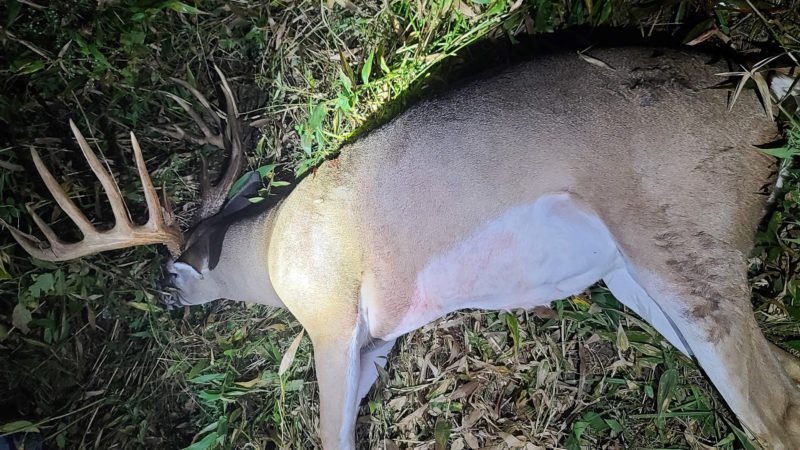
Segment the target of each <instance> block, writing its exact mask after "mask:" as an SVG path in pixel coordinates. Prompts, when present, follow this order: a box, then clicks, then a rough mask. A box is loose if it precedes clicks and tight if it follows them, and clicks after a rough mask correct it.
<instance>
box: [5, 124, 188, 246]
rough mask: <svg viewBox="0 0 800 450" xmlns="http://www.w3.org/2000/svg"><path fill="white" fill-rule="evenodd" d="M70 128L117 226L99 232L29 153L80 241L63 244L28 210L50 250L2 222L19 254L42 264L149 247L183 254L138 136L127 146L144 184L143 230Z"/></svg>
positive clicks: (180, 237) (179, 237)
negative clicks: (23, 252)
mask: <svg viewBox="0 0 800 450" xmlns="http://www.w3.org/2000/svg"><path fill="white" fill-rule="evenodd" d="M69 126H70V128H72V133H73V134H75V138H76V139H77V140H78V145H79V146H80V148H81V150H82V151H83V156H84V157H86V160H87V161H88V162H89V166H90V167H91V168H92V171H93V172H94V174H95V176H96V177H97V179H98V180H100V183H101V184H102V185H103V190H105V192H106V196H107V197H108V202H109V203H110V204H111V210H112V211H113V213H114V219H115V221H116V223H115V224H114V227H113V228H111V229H110V230H108V231H98V230H97V229H96V228H95V227H94V225H92V224H91V222H89V220H88V219H87V218H86V216H84V215H83V213H82V212H81V211H80V209H78V207H77V206H75V203H73V202H72V200H71V199H70V198H69V197H68V196H67V194H66V193H65V192H64V191H63V190H62V189H61V187H60V186H59V184H58V182H57V181H56V179H55V178H54V177H53V175H52V174H51V173H50V171H49V170H47V167H46V166H45V165H44V163H43V162H42V159H41V158H40V157H39V154H38V153H37V152H36V151H35V150H33V149H31V157H32V158H33V162H34V164H35V165H36V170H37V171H38V172H39V175H40V176H41V177H42V180H43V181H44V184H45V185H46V186H47V189H48V190H49V191H50V193H51V194H52V195H53V198H54V199H55V200H56V202H57V203H58V205H59V206H60V207H61V209H63V210H64V212H65V213H66V214H67V215H68V216H69V217H70V219H72V221H73V222H74V223H75V225H77V226H78V229H79V230H80V231H81V233H82V234H83V240H82V241H80V242H76V243H67V242H64V241H62V240H61V239H59V238H58V236H56V234H55V233H54V232H53V230H52V229H51V228H50V226H49V225H47V223H46V222H45V221H44V220H42V218H41V217H39V215H38V214H36V213H35V212H34V211H33V209H32V208H30V207H28V211H29V212H30V213H31V216H32V217H33V220H34V222H36V225H38V226H39V229H41V230H42V233H44V235H45V238H46V239H47V241H48V243H49V244H50V245H49V247H47V246H45V245H44V243H43V242H42V241H40V240H39V239H37V238H35V237H33V236H31V235H29V234H27V233H23V232H22V231H20V230H18V229H17V228H14V227H12V226H11V225H9V224H7V223H5V222H4V221H3V220H2V219H0V223H2V224H3V225H5V226H6V227H7V228H8V229H9V231H11V234H12V236H14V239H16V240H17V242H19V244H20V245H21V246H22V248H24V249H25V250H26V251H27V252H28V253H30V254H31V256H33V257H35V258H38V259H42V260H46V261H66V260H68V259H74V258H80V257H82V256H86V255H90V254H93V253H98V252H102V251H106V250H114V249H120V248H125V247H134V246H137V245H148V244H166V246H167V248H168V249H169V251H170V253H172V254H173V256H177V255H178V254H179V253H180V250H181V245H182V243H183V235H182V234H181V232H180V230H179V229H178V228H177V227H176V226H175V225H174V224H173V223H171V219H170V220H167V219H165V215H166V216H167V217H171V216H172V213H171V211H162V209H161V204H160V203H159V201H158V196H157V195H156V190H155V188H153V183H152V182H151V181H150V175H149V174H148V173H147V168H145V165H144V158H143V157H142V149H141V148H140V147H139V142H138V141H137V140H136V136H134V135H133V133H131V145H132V146H133V154H134V157H135V159H136V168H137V169H138V171H139V177H140V178H141V180H142V188H143V189H144V197H145V200H146V202H147V211H148V214H149V218H148V219H147V223H145V224H144V225H141V226H136V225H134V224H133V222H132V221H131V220H130V218H129V217H128V213H127V211H126V209H125V203H124V202H123V200H122V195H121V194H120V192H119V187H118V186H117V184H116V183H115V182H114V180H113V178H111V175H110V174H109V173H108V172H106V170H105V169H104V168H103V165H102V163H101V162H100V159H98V158H97V155H95V154H94V152H93V151H92V149H91V148H90V147H89V144H88V143H87V142H86V139H84V137H83V135H82V134H81V132H80V131H79V130H78V127H76V126H75V123H74V122H73V121H72V120H70V121H69Z"/></svg>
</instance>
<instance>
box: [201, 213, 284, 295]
mask: <svg viewBox="0 0 800 450" xmlns="http://www.w3.org/2000/svg"><path fill="white" fill-rule="evenodd" d="M280 206H281V205H277V206H275V207H274V208H271V209H270V210H268V211H265V212H263V213H261V214H259V215H256V216H253V217H247V218H244V219H241V220H239V221H236V222H234V223H232V224H231V225H230V226H229V228H228V229H227V231H226V232H225V233H224V234H223V235H222V236H221V239H222V240H223V241H222V243H221V245H222V250H221V253H220V259H219V263H218V265H217V266H216V267H215V268H214V270H212V271H210V272H209V276H210V277H212V280H213V281H214V284H216V285H217V286H218V288H219V294H220V298H228V299H231V300H238V301H244V302H249V303H261V304H265V305H269V306H277V307H281V308H285V306H284V304H283V302H282V301H281V300H280V298H278V295H277V294H276V293H275V288H274V287H273V286H272V282H271V281H270V276H269V269H268V264H267V255H268V251H267V250H268V249H269V245H270V241H271V237H272V230H273V225H274V221H275V217H276V216H277V212H278V209H279V208H280Z"/></svg>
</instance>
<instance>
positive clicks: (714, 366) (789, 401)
mask: <svg viewBox="0 0 800 450" xmlns="http://www.w3.org/2000/svg"><path fill="white" fill-rule="evenodd" d="M698 236H700V237H702V234H700V235H698ZM697 244H698V245H697V246H694V248H699V249H702V250H698V251H696V252H688V251H681V249H683V248H690V246H688V245H680V246H674V247H667V246H660V247H658V246H656V247H653V248H650V249H649V250H650V252H649V255H648V258H647V260H646V262H643V263H642V264H641V265H637V262H636V261H631V260H629V259H626V258H623V260H624V262H625V267H624V268H623V267H619V268H618V269H619V270H620V273H618V274H616V277H614V276H613V274H612V277H611V283H609V288H610V289H611V290H612V292H614V293H615V294H616V293H617V292H620V293H621V295H619V297H621V298H620V299H621V300H622V301H623V303H626V304H628V303H629V302H630V301H631V298H634V299H635V297H636V295H639V296H640V298H639V300H640V301H641V302H640V303H641V304H647V298H649V299H651V301H652V303H653V304H652V305H648V306H649V307H650V311H651V312H654V313H652V314H651V317H649V318H648V319H649V320H653V319H654V318H655V321H654V322H653V323H654V325H655V326H656V328H658V329H659V331H661V332H662V333H664V334H665V336H666V337H667V338H668V339H670V340H671V341H672V340H673V339H674V340H675V341H674V343H675V344H676V346H677V347H678V348H680V349H681V350H682V351H684V352H685V353H687V354H688V355H692V356H694V357H696V358H697V361H698V362H699V364H700V366H701V367H702V368H703V370H704V371H705V372H706V374H707V375H708V377H709V378H710V379H711V381H712V382H713V383H714V385H715V387H716V388H717V390H718V391H719V392H720V394H721V395H722V397H723V398H724V399H725V401H726V402H727V403H728V405H729V406H730V407H731V409H732V410H733V412H734V413H735V414H736V415H737V416H738V417H739V419H740V420H741V421H742V423H743V424H744V425H746V426H747V427H748V428H749V429H750V430H751V431H753V432H754V433H755V434H756V435H757V436H758V437H759V438H760V439H762V441H763V442H764V443H765V444H766V445H767V447H768V448H774V449H798V448H800V389H798V388H797V386H796V385H795V383H794V381H793V380H792V379H791V378H790V376H789V374H788V373H787V368H789V369H790V370H791V368H792V367H796V366H793V365H792V364H791V362H794V361H791V359H788V358H784V357H783V356H781V355H780V354H779V353H777V352H776V351H775V350H774V347H772V346H771V344H769V343H768V342H767V340H766V339H765V338H764V336H763V335H762V334H761V331H760V330H759V328H758V324H757V323H756V321H755V319H754V317H753V311H752V308H751V305H750V290H749V286H748V284H747V276H746V261H745V258H744V256H743V255H742V254H741V253H740V252H738V251H736V250H732V249H728V248H725V247H724V246H722V245H718V243H717V242H711V241H709V240H708V239H706V240H705V242H702V243H697ZM640 254H641V253H640ZM640 259H642V260H643V258H640ZM633 280H635V281H633ZM626 281H627V282H634V283H635V284H638V286H639V288H638V290H637V289H636V288H630V287H626V283H625V282H626ZM615 289H616V291H615ZM631 293H633V294H631ZM645 296H646V297H645ZM626 300H627V301H626ZM633 309H636V308H635V307H634V308H633ZM665 324H666V325H665ZM664 328H666V330H667V332H666V333H665V332H664V331H662V329H664ZM794 364H796V362H794Z"/></svg>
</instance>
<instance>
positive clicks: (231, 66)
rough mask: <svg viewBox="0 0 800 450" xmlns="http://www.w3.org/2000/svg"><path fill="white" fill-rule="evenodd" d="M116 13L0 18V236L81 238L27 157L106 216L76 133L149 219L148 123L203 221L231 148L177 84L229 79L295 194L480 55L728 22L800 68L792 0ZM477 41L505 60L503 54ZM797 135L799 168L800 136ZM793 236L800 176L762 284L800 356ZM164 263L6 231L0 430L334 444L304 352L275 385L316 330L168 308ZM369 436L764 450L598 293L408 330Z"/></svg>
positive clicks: (286, 321) (66, 440)
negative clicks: (145, 179) (343, 151)
mask: <svg viewBox="0 0 800 450" xmlns="http://www.w3.org/2000/svg"><path fill="white" fill-rule="evenodd" d="M100 5H101V7H100V8H98V7H97V6H98V2H97V1H94V0H74V1H59V2H52V5H49V6H50V7H49V8H38V7H37V2H29V1H26V2H24V3H22V2H17V1H14V0H10V1H8V2H6V3H3V4H0V44H1V45H2V46H3V47H2V52H0V74H1V75H0V80H2V83H3V89H2V90H0V122H2V124H0V164H2V168H3V170H2V171H0V218H2V219H4V220H6V221H9V222H11V223H13V224H19V226H21V227H23V229H26V230H30V229H31V228H30V227H31V226H32V223H31V221H30V219H29V218H28V215H27V213H26V212H25V209H24V205H25V204H28V203H30V204H32V205H34V206H35V207H36V208H37V210H40V211H43V216H44V217H45V218H46V219H47V220H51V221H54V222H56V229H57V230H58V231H59V232H60V233H62V235H63V236H65V237H68V238H74V239H77V238H78V237H79V235H78V233H75V230H74V229H73V228H72V226H71V225H70V224H69V221H68V220H66V219H65V218H64V215H63V214H59V213H58V211H57V210H55V209H54V208H53V203H52V200H51V199H50V197H49V195H48V194H47V192H46V191H45V190H44V189H42V186H41V182H40V181H39V180H38V178H37V176H36V175H35V173H33V171H32V170H31V168H32V164H31V161H30V159H29V157H28V156H27V152H28V149H29V148H30V147H34V148H36V149H37V150H38V151H39V152H40V153H41V154H42V155H43V157H44V158H45V159H46V161H47V162H48V164H49V165H50V166H51V167H54V168H57V169H56V173H57V175H58V176H59V177H60V179H61V180H62V181H63V186H64V188H65V189H66V190H67V191H68V192H69V193H70V194H71V195H72V196H73V198H75V199H76V201H77V203H78V204H79V205H80V206H81V208H82V209H83V210H84V211H86V212H87V213H88V214H89V215H90V216H91V217H93V220H95V221H96V222H97V223H98V224H101V225H109V224H110V223H111V217H110V216H109V214H108V213H107V208H106V205H105V200H104V199H103V198H102V195H98V190H97V186H96V182H95V181H94V179H93V178H92V176H91V175H90V173H89V171H88V170H87V169H88V168H87V167H86V164H85V162H84V161H83V160H82V158H81V157H80V155H78V154H77V152H76V146H75V144H74V142H73V141H72V139H71V136H70V133H69V129H68V127H67V125H66V124H67V121H68V119H70V118H72V119H73V120H75V121H76V122H77V123H79V127H80V128H81V129H82V130H84V133H85V134H86V136H87V138H90V139H92V140H93V142H95V143H96V144H97V147H98V148H100V149H101V150H102V152H103V153H104V155H105V156H106V158H107V160H108V162H109V165H111V168H112V170H113V172H114V173H115V174H116V176H117V179H118V181H119V182H120V185H121V189H122V191H123V195H124V196H125V197H126V200H127V201H128V202H129V204H131V205H132V208H133V211H132V212H133V214H134V216H135V217H140V216H141V215H142V213H143V210H144V208H143V206H142V201H141V200H142V196H141V193H140V192H139V190H138V187H137V186H138V179H137V177H136V174H135V173H134V171H132V170H131V168H130V166H131V154H130V147H129V143H128V142H127V140H126V137H125V136H126V134H127V132H128V131H129V130H134V131H135V132H136V133H137V136H138V137H139V139H140V141H141V143H142V147H143V149H144V152H145V158H146V160H147V164H148V167H149V168H150V170H151V172H152V173H153V178H154V181H155V182H156V184H158V185H165V186H168V191H169V195H170V197H171V198H172V199H173V203H175V204H176V205H178V212H179V215H180V218H181V220H182V221H183V225H184V227H186V226H188V222H187V221H188V220H189V219H190V218H191V216H192V211H193V210H194V208H195V207H196V201H197V184H198V183H197V170H198V167H199V155H200V154H201V153H202V154H204V155H206V156H207V157H208V158H209V159H210V160H211V161H212V163H218V162H219V161H220V160H221V156H220V155H218V152H215V151H214V149H212V148H201V149H198V148H196V146H193V145H191V144H187V143H185V142H181V141H177V140H173V139H168V138H164V137H163V136H160V135H159V134H158V133H154V132H152V131H151V127H166V126H167V125H168V124H181V125H186V124H187V123H189V120H188V118H187V117H186V116H185V114H184V113H183V112H182V110H181V109H180V108H179V107H178V105H176V104H175V103H174V102H173V101H172V100H169V99H167V98H166V97H165V96H164V95H162V94H161V93H160V92H159V91H160V90H168V91H170V92H174V93H177V94H178V95H180V96H181V97H183V98H186V99H189V98H190V97H189V96H188V93H187V92H184V91H183V90H182V89H180V88H178V87H177V86H175V85H174V83H172V82H171V81H170V80H169V77H171V76H176V77H179V78H182V79H185V80H188V81H189V82H190V83H192V84H194V85H196V86H197V87H198V89H199V90H200V91H201V92H203V93H205V94H207V95H208V96H209V97H210V98H211V99H212V100H214V99H216V96H215V89H214V84H215V83H216V78H215V77H214V75H213V69H212V68H211V65H210V64H211V63H212V62H213V63H214V64H217V65H218V66H220V67H221V68H222V70H223V71H224V72H225V73H226V74H227V76H228V77H229V79H230V81H231V83H232V84H233V85H234V86H235V89H236V91H237V94H238V96H239V98H240V110H242V111H244V112H247V114H248V116H249V118H250V119H251V120H252V121H253V122H255V124H256V125H257V127H256V128H253V129H251V130H250V131H249V132H248V133H247V136H246V145H247V148H248V149H251V150H250V151H249V153H248V166H249V167H250V168H259V167H264V166H266V165H269V164H279V166H278V168H277V169H276V170H275V171H274V172H273V175H272V176H273V177H274V179H275V180H282V181H285V182H291V183H294V182H296V179H297V178H296V177H297V176H302V175H304V174H307V173H308V172H309V171H310V170H311V169H312V168H313V167H314V166H315V165H316V164H318V163H319V162H320V161H322V160H323V159H325V158H326V157H328V156H330V155H331V154H333V153H335V152H336V150H337V148H338V147H339V146H340V144H341V143H342V142H343V141H345V140H347V139H353V138H354V137H357V135H358V133H359V132H360V131H362V130H368V129H369V128H371V127H374V126H375V125H376V124H379V123H381V122H382V121H385V120H387V118H389V117H391V116H392V115H394V114H396V113H397V112H398V111H400V110H402V109H403V108H404V107H405V106H406V105H407V104H408V103H409V102H413V101H414V100H415V99H417V98H420V97H423V96H425V95H427V93H428V92H430V91H431V90H433V91H435V90H437V89H440V88H441V86H442V85H444V84H447V81H448V80H450V79H453V78H455V77H457V76H458V75H459V74H464V73H467V72H468V71H469V70H471V68H473V67H474V66H475V64H476V62H475V60H476V59H477V60H479V61H478V63H477V65H478V66H479V67H484V68H486V67H491V66H492V65H494V64H496V63H497V62H498V61H502V60H503V59H504V58H505V59H513V58H514V56H513V55H517V54H525V53H528V49H530V48H535V47H536V45H537V43H538V42H540V41H541V40H543V39H545V37H546V35H545V34H541V33H547V32H549V31H553V30H560V29H563V28H565V27H570V26H575V25H583V26H586V27H587V28H586V29H589V28H591V27H596V26H613V27H618V26H628V27H631V28H632V29H638V30H641V33H642V34H645V35H647V34H654V35H658V36H661V37H663V36H664V35H665V34H666V35H670V37H669V39H671V40H672V41H673V42H677V41H681V40H690V39H692V38H694V37H696V36H698V35H701V34H702V33H704V32H706V31H708V30H709V29H711V27H718V28H719V29H720V30H721V32H722V33H723V34H725V35H727V36H729V37H731V38H732V39H733V42H734V43H735V44H736V45H737V46H738V47H739V48H750V47H754V46H756V45H757V44H758V43H759V42H766V43H768V45H771V46H773V48H777V45H784V46H786V48H787V49H788V50H793V51H796V50H797V48H796V44H793V42H796V41H792V40H791V39H790V36H792V35H794V36H797V31H798V28H797V24H796V18H797V17H798V13H799V12H798V9H797V8H798V7H797V5H796V4H793V3H791V2H783V3H779V4H778V5H777V6H771V5H769V4H762V3H757V6H758V8H759V11H760V12H761V13H762V14H763V15H764V19H762V18H761V17H759V16H758V15H757V14H754V13H752V11H750V10H749V9H748V8H749V7H748V5H747V3H746V2H729V3H728V4H727V6H717V9H715V10H708V9H704V8H703V5H699V4H695V3H690V2H681V1H671V2H636V3H633V4H631V3H629V2H621V1H602V0H601V1H595V2H589V1H583V0H581V1H568V0H559V1H544V0H530V1H523V2H519V5H517V3H516V2H512V1H502V0H494V1H472V2H471V1H468V0H465V1H462V2H456V1H428V2H400V1H388V2H386V3H385V4H384V3H383V2H364V3H358V4H357V5H354V4H351V3H350V2H348V1H347V0H342V1H341V2H338V1H331V2H325V4H323V5H320V4H319V3H318V2H307V1H297V2H280V1H273V2H268V1H249V0H248V1H242V2H206V1H201V2H197V3H192V2H185V3H180V2H177V1H145V0H139V1H130V0H129V1H105V2H100ZM590 5H591V6H590ZM765 20H766V22H765ZM793 21H794V23H793ZM606 31H607V30H606ZM595 33H596V34H597V35H598V36H601V35H602V34H603V33H604V31H603V30H598V31H595ZM793 33H794V34H793ZM477 40H480V43H478V45H475V41H477ZM518 42H521V43H518ZM470 44H473V45H471V46H470ZM792 45H795V47H792ZM482 46H486V47H487V48H489V49H492V48H496V47H501V48H504V49H511V50H507V51H506V50H504V52H506V53H502V54H501V55H499V56H498V55H493V56H487V55H491V53H492V52H491V50H490V51H488V52H487V51H485V50H481V48H484V47H482ZM505 55H512V56H508V57H507V58H506V56H505ZM481 58H486V60H484V61H481ZM787 108H791V105H787ZM789 110H790V109H789ZM788 136H789V142H788V144H787V145H788V147H789V148H790V149H794V151H797V150H798V140H800V129H798V128H797V127H796V126H795V127H794V128H791V127H790V129H789V130H788ZM790 153H791V152H790ZM213 165H214V164H212V166H213ZM104 211H106V212H104ZM798 219H800V171H797V170H789V172H788V182H787V194H786V196H785V197H784V198H782V199H781V200H780V201H779V202H778V204H777V206H776V210H775V211H774V212H773V213H772V216H771V217H770V218H769V220H767V221H766V223H765V226H764V227H763V228H762V231H761V232H760V234H759V238H758V247H757V248H756V250H755V252H754V258H753V260H752V279H753V282H754V286H755V289H754V307H755V309H756V317H757V319H758V320H759V323H760V324H761V325H762V328H763V330H764V332H765V334H766V335H767V336H768V337H769V338H770V339H771V340H772V341H773V342H776V343H778V344H780V345H782V346H783V347H784V348H787V349H794V350H795V351H800V289H798V287H799V286H800V281H798V280H800V279H799V278H798V276H797V269H796V267H797V262H798V257H797V255H798V252H799V251H800V250H799V249H800V245H798V244H799V243H800V241H798V239H800V230H798V226H797V223H799V220H798ZM164 261H165V252H164V250H163V249H158V248H153V247H148V248H137V249H131V250H123V251H116V252H110V253H107V254H103V255H97V256H93V257H87V258H83V259H80V260H76V261H71V262H65V263H59V264H52V263H44V262H41V261H35V260H31V259H30V258H29V257H27V256H26V255H25V253H24V252H23V251H22V250H21V249H20V248H19V247H18V246H17V245H16V244H14V243H13V241H12V240H11V238H10V236H9V235H8V233H6V232H5V231H3V232H2V234H0V358H2V359H0V386H2V389H3V391H4V392H5V394H4V395H3V396H2V399H1V400H0V433H5V432H9V431H13V430H15V429H24V430H33V429H36V430H38V431H39V432H40V434H39V436H41V437H43V438H44V439H45V442H46V446H47V448H104V449H105V448H184V447H187V446H188V447H190V448H192V449H205V448H221V449H228V448H231V449H232V448H237V449H247V448H274V447H287V448H298V449H299V448H308V447H310V446H312V445H317V444H318V442H319V441H318V437H317V435H316V432H315V429H316V420H317V419H316V418H317V413H318V409H317V405H316V396H317V392H316V382H315V377H314V371H313V364H312V359H311V355H312V349H311V345H310V341H309V340H308V338H302V339H301V340H300V343H299V347H298V349H297V352H296V354H295V356H294V359H293V360H292V361H291V362H292V363H291V365H290V366H289V368H288V370H287V371H286V372H285V373H282V374H281V375H279V367H280V365H281V361H282V360H283V359H284V355H285V354H286V353H287V350H288V349H289V347H290V345H291V343H292V342H293V340H294V339H295V337H296V336H297V335H298V334H299V333H300V331H301V327H300V325H299V324H298V323H297V322H296V321H294V320H293V319H292V318H291V317H290V316H289V315H288V314H287V313H285V312H283V311H277V310H272V309H269V308H266V307H262V306H250V305H243V304H239V303H233V302H217V303H214V304H211V305H207V306H203V307H194V308H190V309H184V310H180V311H175V312H167V311H164V310H163V309H162V308H161V307H160V306H159V305H158V304H157V302H156V301H155V297H154V295H155V284H156V281H157V280H158V279H159V278H160V276H161V272H160V270H161V269H160V267H161V265H162V264H163V262H164ZM556 317H558V319H557V318H556ZM359 423H360V424H361V425H359V428H358V434H359V437H360V439H361V440H362V441H363V442H370V443H376V445H377V443H381V442H384V439H386V441H385V445H386V448H394V447H392V446H393V445H397V446H399V447H400V448H417V447H422V448H434V447H436V446H439V447H449V448H472V447H473V446H474V445H477V446H500V445H505V446H508V447H524V444H526V443H530V444H532V445H536V446H539V447H543V448H552V447H562V448H569V449H577V448H579V447H580V446H583V447H584V448H612V447H614V446H617V447H622V448H690V447H697V446H699V445H700V444H703V445H711V446H716V447H718V448H746V446H747V445H748V444H746V440H745V439H744V438H743V434H742V432H741V430H739V429H738V428H736V421H735V420H734V419H733V418H732V416H731V415H730V413H729V411H728V410H727V409H726V408H725V407H724V405H723V403H722V402H721V400H720V399H719V396H718V395H717V394H716V393H715V392H714V390H713V388H712V387H711V386H710V385H709V384H708V382H707V381H706V380H705V378H704V377H703V376H702V374H701V373H700V372H699V371H698V370H697V368H696V367H695V366H694V364H693V363H692V362H691V361H690V360H688V359H687V358H685V357H684V356H682V355H680V354H679V353H678V352H677V351H676V350H675V349H674V348H672V347H671V346H670V345H669V344H667V343H666V342H665V341H664V340H663V338H661V337H660V336H659V335H658V334H657V333H655V332H654V331H653V329H652V328H651V327H649V326H648V325H646V324H644V323H642V321H641V320H640V319H638V318H637V317H636V316H635V315H633V314H632V313H630V312H629V311H627V310H625V309H624V308H623V307H622V306H621V305H620V304H619V303H617V302H616V300H614V299H613V298H612V297H611V296H610V295H609V294H608V292H607V291H606V290H605V289H603V288H602V287H595V288H592V289H591V291H589V292H587V293H586V294H585V295H582V296H580V297H576V298H574V299H568V300H565V301H561V302H556V303H555V304H554V307H553V309H552V310H537V311H530V312H525V311H515V312H514V313H513V314H506V313H497V312H479V311H466V312H459V313H455V314H452V315H450V316H448V317H447V318H445V319H444V320H443V321H440V322H438V323H437V324H435V325H431V326H427V327H424V328H423V329H421V330H418V331H416V332H413V333H411V334H410V335H409V336H407V337H406V338H404V339H403V340H402V341H401V342H400V343H399V344H398V346H397V349H396V350H395V351H393V352H392V354H391V356H390V361H389V365H388V368H387V371H386V372H385V373H382V374H381V380H380V381H379V383H378V384H377V385H376V387H375V388H374V389H373V390H372V392H371V393H370V396H369V401H368V403H367V404H366V405H365V406H364V407H363V408H362V410H361V418H360V419H359ZM367 447H368V446H367V445H366V444H365V445H364V446H363V448H367Z"/></svg>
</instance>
